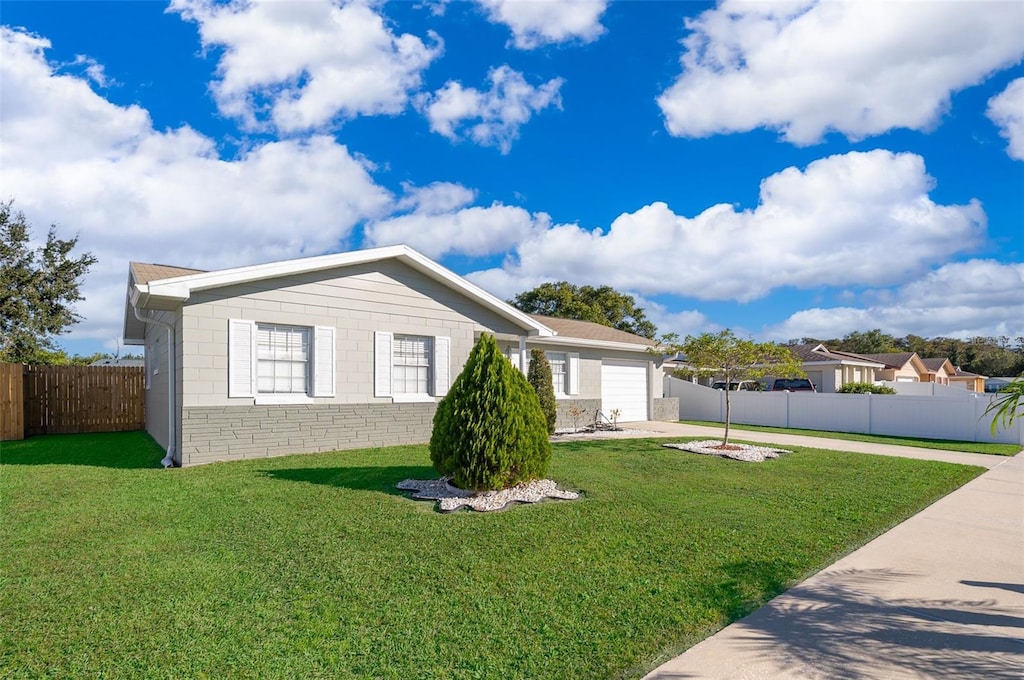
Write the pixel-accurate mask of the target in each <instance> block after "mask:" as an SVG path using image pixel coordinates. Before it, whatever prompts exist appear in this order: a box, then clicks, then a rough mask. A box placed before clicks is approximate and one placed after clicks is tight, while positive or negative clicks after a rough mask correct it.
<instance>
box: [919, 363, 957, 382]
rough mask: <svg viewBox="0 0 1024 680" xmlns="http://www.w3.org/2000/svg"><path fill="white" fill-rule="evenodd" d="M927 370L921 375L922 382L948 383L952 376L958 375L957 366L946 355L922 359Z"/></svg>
mask: <svg viewBox="0 0 1024 680" xmlns="http://www.w3.org/2000/svg"><path fill="white" fill-rule="evenodd" d="M921 363H922V364H924V367H925V370H926V372H925V373H924V374H923V375H922V376H921V382H933V383H936V384H938V385H948V384H949V381H950V378H952V377H953V376H955V375H956V367H954V366H953V363H952V362H951V361H950V360H949V359H946V358H945V357H935V358H931V359H921Z"/></svg>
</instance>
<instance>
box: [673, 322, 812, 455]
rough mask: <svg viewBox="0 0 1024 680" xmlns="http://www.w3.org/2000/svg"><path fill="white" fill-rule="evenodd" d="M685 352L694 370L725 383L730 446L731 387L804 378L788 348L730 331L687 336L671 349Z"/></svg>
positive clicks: (724, 442) (726, 440)
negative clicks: (779, 378) (768, 378)
mask: <svg viewBox="0 0 1024 680" xmlns="http://www.w3.org/2000/svg"><path fill="white" fill-rule="evenodd" d="M670 351H672V352H676V351H678V352H682V353H683V355H684V356H685V357H686V362H687V364H689V366H690V367H691V369H692V370H693V371H694V372H695V373H697V374H699V375H711V376H715V377H717V378H719V379H723V380H725V387H726V389H725V436H724V437H723V440H722V445H723V446H728V445H729V427H730V423H731V419H732V401H731V398H732V390H730V389H729V386H730V385H731V384H732V383H734V382H739V381H740V380H757V379H758V378H761V377H764V376H766V375H776V376H785V377H794V376H803V375H805V373H804V372H803V370H802V369H801V368H800V366H801V364H800V361H799V360H798V359H797V358H796V357H795V356H793V353H792V352H790V351H789V349H788V348H787V347H784V346H782V345H776V344H775V343H774V342H755V341H754V340H746V339H743V338H737V337H736V336H735V335H734V334H733V332H732V331H731V330H729V329H728V328H727V329H725V330H724V331H720V332H718V333H703V334H701V335H698V336H692V335H687V336H686V339H685V340H683V342H682V343H680V344H679V345H676V346H674V347H672V348H671V349H670Z"/></svg>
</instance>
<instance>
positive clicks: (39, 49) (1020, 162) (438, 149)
mask: <svg viewBox="0 0 1024 680" xmlns="http://www.w3.org/2000/svg"><path fill="white" fill-rule="evenodd" d="M0 23H2V24H3V29H2V30H3V32H2V36H0V38H2V40H0V44H2V50H3V52H2V55H0V56H2V58H0V70H2V72H0V88H2V92H0V94H2V98H0V117H2V121H0V122H2V128H0V136H2V142H3V144H2V148H0V194H2V196H3V197H4V198H5V199H7V198H13V199H14V200H15V206H16V208H17V209H20V210H22V211H24V212H25V214H26V215H27V217H28V218H29V220H30V221H31V222H32V224H33V225H34V226H35V227H36V232H37V235H38V236H42V235H43V234H44V233H45V229H46V227H47V226H48V225H50V224H52V223H55V224H56V225H57V226H58V229H59V231H60V233H61V234H62V235H70V234H73V233H78V234H79V236H80V246H81V247H82V248H84V249H88V250H90V251H91V252H93V253H94V254H95V255H97V256H98V257H99V263H98V264H97V265H96V267H95V268H94V270H93V272H92V273H90V275H89V276H88V278H87V279H86V282H85V287H84V294H85V296H86V299H85V300H84V301H83V302H82V303H80V304H79V307H78V309H79V312H80V313H81V314H82V316H84V317H85V320H84V321H83V322H82V323H81V324H79V325H78V326H76V327H75V328H74V330H73V331H72V332H71V333H70V334H69V335H67V336H64V337H63V338H62V339H61V344H62V345H63V346H65V347H66V348H68V349H69V350H71V351H73V352H82V353H86V352H92V351H98V350H107V349H111V348H113V347H114V346H115V338H117V337H119V335H120V331H121V327H120V324H121V318H122V317H121V315H122V312H123V300H124V290H125V283H126V280H127V267H128V262H129V261H131V260H138V261H144V262H158V263H164V264H172V265H179V266H189V267H198V268H211V269H212V268H221V267H230V266H238V265H245V264H252V263H256V262H266V261H271V260H279V259H288V258H293V257H300V256H305V255H319V254H323V253H328V252H339V251H344V250H351V249H356V248H362V247H371V246H374V245H388V244H392V243H403V242H404V243H408V244H409V245H412V246H413V247H415V248H418V249H419V250H421V251H422V252H424V253H425V254H427V255H429V256H431V257H434V258H435V259H438V260H439V261H440V262H441V263H443V264H445V265H446V266H448V267H450V268H451V269H453V270H454V271H456V272H457V273H459V274H462V275H465V276H467V277H468V278H469V279H470V280H472V281H474V282H475V283H477V284H479V285H481V286H483V287H484V288H486V289H488V290H490V291H491V292H493V293H495V294H496V295H499V296H501V297H504V298H510V297H512V296H513V295H515V294H516V293H517V292H520V291H523V290H528V289H530V288H532V287H534V286H536V285H537V284H539V283H540V282H542V281H557V280H569V281H571V282H573V283H576V284H593V285H604V284H607V285H611V286H613V287H615V288H617V289H619V290H623V291H626V292H629V293H631V294H633V295H634V296H635V297H636V298H637V299H638V300H639V301H640V302H641V304H642V305H643V307H644V308H645V310H646V312H647V314H648V316H649V317H651V318H652V320H654V321H655V323H656V324H657V325H658V327H659V330H660V331H662V332H670V331H671V332H677V333H680V334H681V335H685V334H688V333H692V334H696V333H700V332H703V331H708V330H710V331H714V330H717V329H721V328H726V327H728V328H732V329H733V330H734V331H737V332H738V333H741V334H749V335H753V336H755V337H757V338H761V339H774V340H787V339H790V338H797V337H802V336H814V337H836V336H842V335H844V334H846V333H848V332H850V331H853V330H869V329H872V328H881V329H882V330H884V331H886V332H888V333H892V334H894V335H897V336H902V335H905V334H908V333H913V334H917V335H922V336H926V337H933V336H939V335H943V336H954V337H971V336H975V335H995V336H1010V337H1016V336H1024V246H1022V244H1024V239H1022V236H1021V234H1022V233H1024V228H1022V227H1024V66H1022V58H1024V5H1021V4H1020V3H1019V2H1010V1H1005V2H1003V1H999V2H970V3H968V2H914V3H911V2H906V3H901V2H896V3H864V2H859V3H857V2H854V3H846V2H830V3H825V4H816V3H814V2H801V1H796V2H758V3H746V4H744V3H724V4H720V5H715V4H711V3H690V2H621V3H606V2H604V1H603V0H579V1H576V2H537V1H524V0H480V1H479V2H429V1H426V2H421V3H413V2H391V3H379V2H374V3H362V2H339V1H335V2H330V1H329V0H323V1H315V2H314V1H312V0H310V1H308V2H288V3H284V2H272V3H261V2H250V3H244V2H236V3H232V4H222V3H210V2H196V1H190V0H175V2H172V3H171V4H170V5H167V4H161V3H157V2H117V3H113V2H110V3H108V2H81V3H76V2H60V3H57V2H4V3H3V6H2V8H0Z"/></svg>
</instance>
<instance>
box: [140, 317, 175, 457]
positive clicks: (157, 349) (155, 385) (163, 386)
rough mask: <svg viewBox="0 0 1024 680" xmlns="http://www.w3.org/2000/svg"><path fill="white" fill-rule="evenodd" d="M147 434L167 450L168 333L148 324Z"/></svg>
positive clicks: (146, 336) (146, 349) (146, 347)
mask: <svg viewBox="0 0 1024 680" xmlns="http://www.w3.org/2000/svg"><path fill="white" fill-rule="evenodd" d="M145 340H146V344H145V350H144V352H145V356H146V372H147V375H146V384H147V385H149V388H148V389H146V432H148V433H149V434H150V436H151V437H153V439H154V440H156V443H157V444H159V445H160V446H162V447H163V448H164V449H166V448H167V446H168V444H169V442H168V437H167V425H168V423H167V403H168V402H167V381H168V379H169V376H168V373H167V366H168V363H167V331H166V330H164V329H163V328H161V327H160V326H158V325H156V324H146V330H145Z"/></svg>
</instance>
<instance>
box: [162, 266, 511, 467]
mask: <svg viewBox="0 0 1024 680" xmlns="http://www.w3.org/2000/svg"><path fill="white" fill-rule="evenodd" d="M180 319H181V325H182V332H181V333H180V334H179V337H180V338H181V343H180V345H181V347H180V352H181V354H180V361H179V366H180V376H181V389H180V392H179V394H180V395H181V404H180V407H179V413H180V416H179V417H180V420H179V422H180V423H181V427H180V433H179V441H180V449H179V450H180V452H181V454H180V455H181V463H182V464H183V465H195V464H200V463H207V462H212V461H216V460H231V459H239V458H252V457H266V456H269V455H283V454H286V453H299V452H312V451H325V450H335V449H344V448H354V447H361V446H381V445H394V444H402V443H414V442H425V441H427V440H428V439H429V437H430V429H431V424H432V418H433V413H434V410H435V409H436V402H437V401H438V400H439V397H435V398H434V399H433V400H432V401H429V402H422V403H402V404H399V403H393V400H392V398H390V397H376V396H374V333H375V332H376V331H387V332H392V333H404V334H411V335H426V336H431V337H437V336H445V337H449V338H450V339H451V352H450V374H451V379H452V380H454V378H455V376H457V375H458V373H459V371H460V370H461V369H462V366H464V365H465V362H466V359H467V358H468V356H469V352H470V350H471V349H472V347H473V345H474V343H475V340H476V338H477V337H478V335H479V333H481V332H492V333H493V332H501V333H522V330H521V329H520V328H518V327H516V326H514V325H513V324H512V323H511V322H509V321H507V320H505V319H504V318H502V317H500V316H498V315H497V314H495V313H493V312H491V311H490V310H488V309H486V308H484V307H483V306H481V305H479V304H477V303H475V302H473V301H472V300H470V299H468V298H466V297H465V296H464V295H461V294H459V293H457V292H455V291H453V290H452V289H450V288H448V287H446V286H444V285H442V284H440V283H437V282H435V281H433V280H432V279H430V278H429V277H427V276H424V275H423V274H421V273H419V272H417V271H416V270H414V269H412V268H410V267H407V266H406V265H404V264H401V263H400V262H397V261H384V262H378V263H374V264H367V265H360V266H351V267H346V268H344V269H341V270H337V271H334V272H318V273H313V274H302V275H296V276H290V277H282V278H278V279H272V280H266V281H260V282H255V283H252V284H246V285H237V286H229V287H224V288H221V289H217V290H216V291H210V292H199V293H196V294H194V295H193V296H192V297H191V298H190V299H189V300H188V301H187V302H186V303H185V304H184V305H183V306H182V308H181V314H180ZM231 319H243V320H249V321H255V322H257V323H267V324H284V325H294V326H305V327H313V326H330V327H333V328H334V329H335V352H334V359H335V375H336V384H335V396H333V397H316V398H307V399H306V400H305V402H306V403H302V404H259V405H257V404H255V403H254V399H253V398H252V397H248V398H234V397H228V339H229V337H228V336H229V332H228V322H229V320H231ZM163 413H164V414H166V410H164V411H163Z"/></svg>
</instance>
